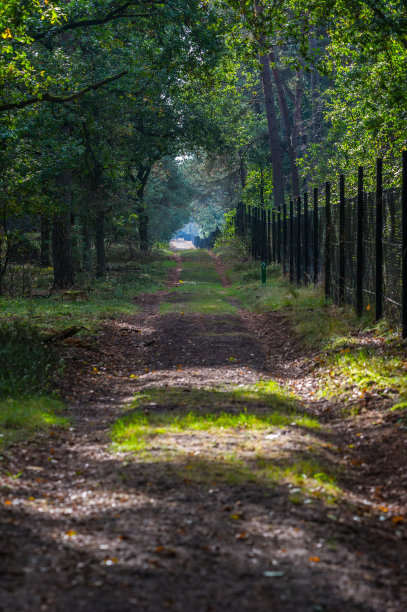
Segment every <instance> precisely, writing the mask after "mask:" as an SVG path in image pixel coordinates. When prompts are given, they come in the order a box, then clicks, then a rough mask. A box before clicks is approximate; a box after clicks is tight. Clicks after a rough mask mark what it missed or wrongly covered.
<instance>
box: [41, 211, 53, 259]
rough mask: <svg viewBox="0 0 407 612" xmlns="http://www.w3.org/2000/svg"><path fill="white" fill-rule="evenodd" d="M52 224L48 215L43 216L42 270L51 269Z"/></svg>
mask: <svg viewBox="0 0 407 612" xmlns="http://www.w3.org/2000/svg"><path fill="white" fill-rule="evenodd" d="M50 251H51V224H50V221H49V217H48V216H47V215H41V252H40V266H41V268H49V267H50V265H51V264H50V261H51V260H50V255H51V252H50Z"/></svg>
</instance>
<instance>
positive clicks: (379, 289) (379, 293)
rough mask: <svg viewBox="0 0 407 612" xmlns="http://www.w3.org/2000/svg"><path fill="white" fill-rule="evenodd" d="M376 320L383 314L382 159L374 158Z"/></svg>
mask: <svg viewBox="0 0 407 612" xmlns="http://www.w3.org/2000/svg"><path fill="white" fill-rule="evenodd" d="M375 290H376V309H375V311H376V312H375V314H376V321H379V320H380V319H381V318H382V316H383V161H382V160H381V159H377V160H376V287H375Z"/></svg>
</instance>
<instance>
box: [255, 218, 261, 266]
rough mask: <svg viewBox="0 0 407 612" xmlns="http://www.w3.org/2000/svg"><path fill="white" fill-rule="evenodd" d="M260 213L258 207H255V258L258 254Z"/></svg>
mask: <svg viewBox="0 0 407 612" xmlns="http://www.w3.org/2000/svg"><path fill="white" fill-rule="evenodd" d="M260 214H261V211H260V208H257V207H256V259H258V258H259V256H260V239H261V236H260V227H261V225H260Z"/></svg>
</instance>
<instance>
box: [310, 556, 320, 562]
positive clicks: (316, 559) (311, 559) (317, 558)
mask: <svg viewBox="0 0 407 612" xmlns="http://www.w3.org/2000/svg"><path fill="white" fill-rule="evenodd" d="M308 561H311V562H312V563H319V562H320V561H321V559H320V558H319V557H308Z"/></svg>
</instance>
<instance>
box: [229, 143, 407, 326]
mask: <svg viewBox="0 0 407 612" xmlns="http://www.w3.org/2000/svg"><path fill="white" fill-rule="evenodd" d="M334 187H335V186H334ZM355 191H356V193H352V191H351V190H349V193H347V188H346V181H345V177H344V176H343V175H341V176H340V180H339V184H338V186H337V191H336V190H335V192H334V190H333V189H332V188H331V183H329V182H327V183H325V186H324V188H323V189H322V192H323V193H321V190H319V189H314V190H313V192H312V193H311V194H309V193H304V194H303V196H302V197H301V198H297V200H296V201H293V200H291V201H289V202H287V203H285V204H284V205H283V208H282V210H265V209H263V208H260V207H256V206H245V205H244V204H239V205H238V206H237V208H236V219H235V224H236V232H237V234H238V235H240V236H241V237H242V238H244V239H245V240H246V242H247V244H248V248H249V250H250V253H251V255H252V257H253V258H255V259H260V260H262V261H265V262H266V263H270V262H275V263H280V264H281V266H282V270H283V273H284V274H287V275H289V278H290V281H291V282H293V283H297V284H307V283H314V284H316V283H318V282H323V284H324V288H325V295H326V297H327V298H332V300H333V301H334V302H335V303H336V304H339V305H342V304H345V303H348V304H351V305H353V306H354V307H355V309H356V311H357V313H358V314H359V315H361V314H362V313H363V312H364V311H365V310H372V311H374V312H375V316H376V319H377V320H379V319H381V318H382V317H383V316H385V317H386V318H387V319H389V320H390V321H394V322H395V323H397V324H398V323H399V322H401V324H402V334H403V338H405V337H407V151H404V152H403V171H402V184H401V186H400V188H399V189H387V190H386V189H383V164H382V161H381V160H380V159H378V160H377V164H376V186H375V191H374V192H369V191H366V190H365V189H364V172H363V167H361V166H360V167H359V169H358V184H357V190H355Z"/></svg>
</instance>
